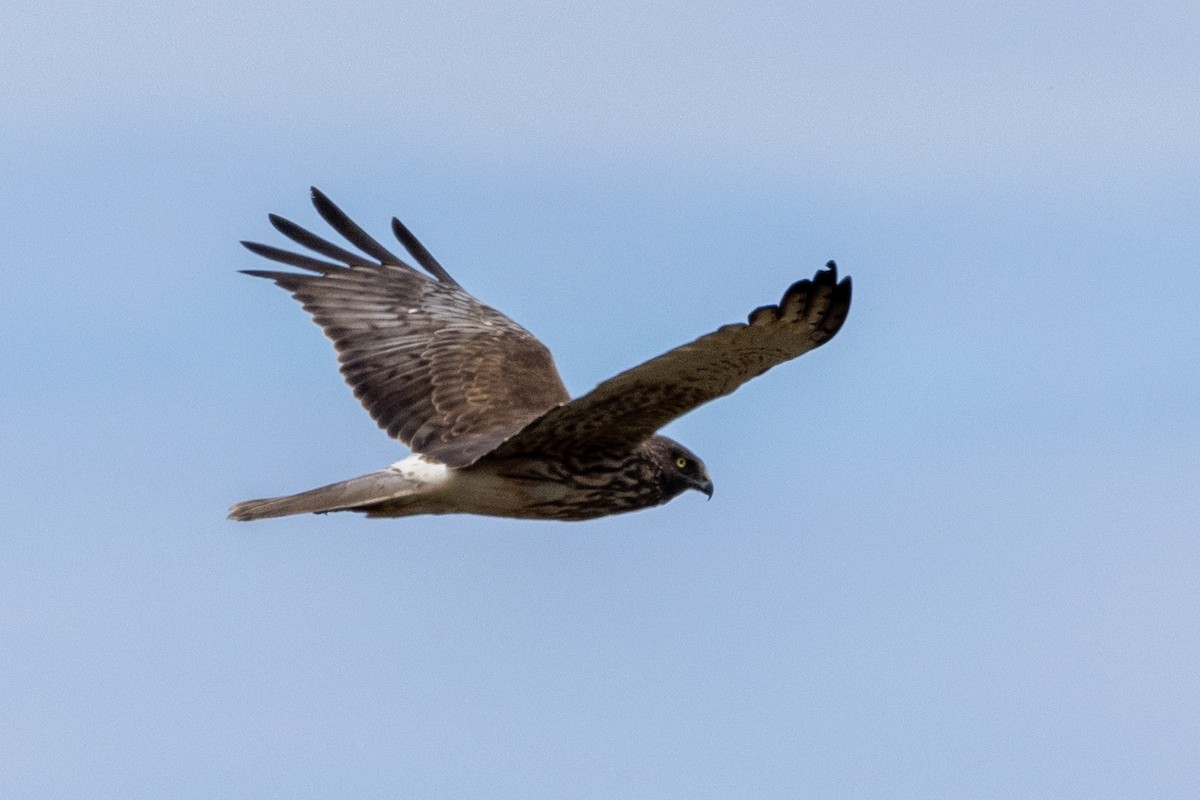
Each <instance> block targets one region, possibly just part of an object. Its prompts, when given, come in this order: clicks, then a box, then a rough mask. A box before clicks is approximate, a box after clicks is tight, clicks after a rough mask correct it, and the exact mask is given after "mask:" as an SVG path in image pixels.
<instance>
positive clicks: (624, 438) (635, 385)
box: [496, 261, 850, 456]
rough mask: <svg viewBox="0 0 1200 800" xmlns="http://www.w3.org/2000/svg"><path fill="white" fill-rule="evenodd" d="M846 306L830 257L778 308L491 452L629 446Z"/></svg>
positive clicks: (748, 374) (810, 338) (579, 402)
mask: <svg viewBox="0 0 1200 800" xmlns="http://www.w3.org/2000/svg"><path fill="white" fill-rule="evenodd" d="M849 310H850V279H849V278H845V279H844V280H842V281H841V282H840V283H839V282H838V279H837V266H836V265H835V264H834V263H833V262H832V261H830V262H829V263H828V264H826V266H825V269H823V270H821V271H819V272H818V273H817V274H816V276H815V277H814V278H813V279H812V280H803V281H799V282H797V283H794V284H792V286H791V287H790V288H789V289H788V290H787V292H785V293H784V295H783V299H782V300H780V302H779V305H777V306H763V307H761V308H758V309H755V311H754V312H753V313H752V314H750V318H749V321H748V322H745V323H737V324H734V325H726V326H724V327H722V328H720V329H719V330H717V331H714V332H713V333H710V334H708V335H707V336H702V337H700V338H699V339H697V340H696V341H694V342H692V343H690V344H685V345H683V346H682V347H677V348H675V349H674V350H670V351H668V352H666V353H663V354H662V355H660V356H658V357H657V358H653V359H651V360H649V361H647V362H645V363H644V364H641V365H639V366H636V367H634V368H633V369H630V370H626V371H625V372H622V373H621V374H619V375H617V376H616V377H614V378H610V379H609V380H607V381H605V382H604V383H601V384H600V385H599V386H597V387H596V388H595V389H593V390H592V391H591V392H589V393H587V394H585V395H583V396H582V397H579V398H577V399H575V400H573V401H571V402H570V403H567V404H566V405H562V406H559V407H557V408H554V409H551V410H549V411H547V412H546V413H545V414H544V415H542V416H541V417H540V418H538V419H537V420H535V421H534V422H533V423H531V424H530V425H529V427H527V428H526V429H525V430H523V431H521V432H520V433H518V434H517V435H515V436H514V437H512V438H511V439H509V440H508V441H506V442H505V443H504V444H503V445H501V447H500V448H499V449H498V450H497V451H496V455H497V456H506V455H517V454H520V453H530V452H569V451H571V450H573V449H576V448H580V447H589V446H615V447H630V446H633V445H636V444H637V443H639V442H641V441H642V440H644V439H646V438H647V437H649V436H651V435H653V434H654V432H655V431H657V430H658V429H659V428H661V427H662V426H663V425H666V424H667V423H668V422H670V421H671V420H673V419H676V418H677V417H681V416H683V415H684V414H686V413H687V412H689V411H691V410H692V409H693V408H696V407H697V406H699V405H702V404H704V403H707V402H708V401H710V400H714V399H716V398H718V397H721V396H723V395H727V394H730V393H731V392H733V391H734V390H735V389H737V388H738V387H739V386H741V385H742V384H743V383H745V382H746V381H748V380H750V379H751V378H755V377H757V376H759V375H761V374H763V373H764V372H766V371H767V370H769V369H770V368H771V367H773V366H775V365H777V364H782V363H783V362H785V361H789V360H791V359H793V358H796V357H797V356H800V355H803V354H804V353H807V352H808V351H809V350H812V349H814V348H817V347H820V346H821V345H822V344H824V343H825V342H827V341H829V340H830V339H831V338H833V335H834V334H835V333H837V332H838V329H839V328H841V327H842V323H843V322H845V320H846V314H847V313H848V312H849Z"/></svg>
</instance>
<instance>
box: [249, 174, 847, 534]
mask: <svg viewBox="0 0 1200 800" xmlns="http://www.w3.org/2000/svg"><path fill="white" fill-rule="evenodd" d="M312 194H313V204H314V205H315V206H316V209H317V211H318V213H319V214H320V215H321V217H322V218H323V219H325V221H326V222H328V223H329V224H330V226H331V227H333V228H334V230H336V231H337V232H338V233H340V234H341V235H342V236H343V237H345V239H346V240H347V241H348V242H349V243H350V244H352V245H354V246H355V247H356V248H358V249H359V250H360V251H361V252H362V253H364V254H366V255H367V256H369V258H368V257H364V256H363V255H359V254H358V253H354V252H352V251H349V250H346V249H344V248H342V247H340V246H338V245H336V244H333V243H332V242H329V241H327V240H325V239H323V238H321V237H320V236H317V235H316V234H314V233H312V232H310V231H308V230H306V229H304V228H302V227H300V226H299V225H296V224H295V223H293V222H290V221H288V220H286V219H283V218H281V217H277V216H274V215H271V216H270V220H271V223H272V224H273V225H274V226H275V228H276V229H277V230H278V231H279V232H280V233H282V234H283V235H284V236H286V237H288V238H289V239H291V240H292V241H294V242H296V243H297V244H299V245H301V246H303V247H306V248H308V249H309V250H311V251H313V252H314V253H316V254H318V255H320V256H323V257H324V259H331V260H324V259H321V258H314V257H313V256H308V255H301V254H298V253H292V252H289V251H286V250H281V249H279V248H275V247H271V246H269V245H263V244H257V243H254V242H243V244H245V246H246V247H247V248H249V249H250V250H252V251H253V252H255V253H257V254H259V255H261V256H264V257H265V258H268V259H271V260H273V261H277V262H279V263H282V264H287V265H289V266H293V267H298V268H300V269H303V270H306V271H307V272H308V273H311V274H304V273H296V272H283V271H268V270H247V273H248V274H250V275H256V276H259V277H264V278H269V279H271V280H273V281H274V282H275V283H276V284H278V285H279V286H282V287H283V288H285V289H287V290H288V291H290V292H291V293H292V295H293V296H294V297H296V299H298V300H299V301H300V302H301V303H302V304H303V305H304V308H305V309H306V310H308V312H309V313H310V314H312V316H313V319H314V320H316V322H317V323H318V324H319V325H320V326H321V327H322V328H323V329H324V331H325V333H326V335H327V336H328V337H329V338H330V339H332V340H333V343H334V347H335V348H336V350H337V353H338V360H339V361H340V362H341V369H342V374H343V375H344V376H345V378H346V380H347V382H348V383H349V384H350V386H351V387H353V389H354V393H355V396H357V397H358V398H359V400H360V401H361V402H362V404H363V406H364V407H365V408H366V409H367V411H368V412H369V413H370V414H371V416H372V417H373V418H374V419H375V421H376V422H378V423H379V425H380V427H382V428H384V429H385V430H387V432H388V435H390V436H392V437H394V438H396V439H399V440H400V441H401V442H403V443H404V444H406V445H408V446H409V447H410V448H411V449H412V451H413V455H412V456H410V457H409V458H406V459H404V460H403V461H400V462H397V463H396V464H393V465H392V466H391V467H388V468H387V469H384V470H380V471H379V472H374V473H370V474H369V475H364V476H362V477H360V478H353V479H351V480H348V481H342V482H340V483H336V484H332V485H330V486H325V487H321V488H319V489H313V490H310V491H308V492H302V493H301V494H298V495H290V496H287V497H279V498H272V499H268V500H251V501H247V502H245V503H238V504H237V505H235V506H234V507H233V508H232V509H231V512H230V517H231V518H233V519H241V520H250V519H259V518H263V517H274V516H284V515H287V514H298V513H306V512H317V513H321V512H326V511H341V510H353V511H361V512H365V513H366V514H367V515H368V516H377V517H378V516H409V515H413V514H445V513H473V514H486V515H493V516H507V517H518V518H525V519H566V520H578V519H590V518H593V517H599V516H605V515H607V514H615V513H620V512H623V511H632V510H636V509H639V508H646V507H649V506H654V505H659V504H661V503H665V502H667V501H668V500H670V499H672V498H673V497H676V496H678V495H679V494H680V493H681V492H683V491H685V490H687V489H697V490H698V491H702V492H704V493H706V494H708V495H710V496H711V494H712V482H711V480H710V479H709V477H708V473H707V470H706V469H705V467H704V464H703V462H701V461H700V459H699V458H697V457H696V455H695V454H694V453H692V452H691V451H689V450H687V449H686V448H685V447H683V446H682V445H680V444H679V443H678V442H675V441H673V440H671V439H668V438H666V437H664V436H658V435H656V431H657V430H658V429H659V428H661V427H662V426H663V425H665V424H667V423H668V422H670V421H671V420H673V419H675V418H677V417H679V416H682V415H683V414H685V413H687V412H688V411H690V410H692V409H693V408H696V407H697V406H699V405H701V404H703V403H706V402H708V401H709V400H713V399H715V398H717V397H720V396H722V395H726V394H729V393H730V392H732V391H734V390H735V389H736V388H737V387H738V386H740V385H741V384H743V383H745V382H746V381H748V380H750V379H751V378H754V377H755V376H757V375H761V374H762V373H763V372H765V371H767V370H768V369H770V368H771V367H773V366H775V365H776V364H780V363H782V362H784V361H787V360H790V359H792V358H795V357H797V356H799V355H801V354H803V353H806V352H808V351H809V350H812V349H814V348H816V347H819V346H820V345H822V344H824V343H825V342H826V341H828V340H829V339H830V338H832V337H833V335H834V334H836V333H837V331H838V329H839V328H840V327H841V325H842V323H843V322H844V321H845V319H846V314H847V312H848V311H849V308H850V294H851V288H850V279H849V278H846V279H844V280H842V281H841V282H838V280H837V269H836V266H835V265H834V263H833V262H832V261H831V262H829V264H827V265H826V268H825V269H824V270H821V271H820V272H818V273H817V274H816V276H815V277H814V278H813V279H812V280H803V281H799V282H797V283H795V284H793V285H792V286H791V287H790V288H789V289H788V290H787V291H786V292H785V293H784V295H783V298H782V300H781V301H780V302H779V304H778V305H774V306H763V307H761V308H758V309H756V310H755V311H754V312H753V313H751V315H750V317H749V319H748V321H747V322H745V323H737V324H734V325H726V326H724V327H722V328H720V329H719V330H717V331H715V332H713V333H710V334H708V335H706V336H702V337H701V338H699V339H697V340H696V341H694V342H691V343H690V344H686V345H683V346H681V347H677V348H675V349H674V350H670V351H668V352H666V353H664V354H662V355H660V356H658V357H656V358H653V359H651V360H650V361H647V362H645V363H644V364H641V365H640V366H637V367H634V368H633V369H630V370H627V371H625V372H623V373H621V374H619V375H617V376H615V377H613V378H610V379H609V380H607V381H604V382H603V383H601V384H600V385H599V386H597V387H596V388H595V389H593V390H592V391H591V392H589V393H587V394H585V395H583V396H582V397H580V398H578V399H576V400H571V399H570V396H569V395H568V394H567V391H566V389H565V387H564V386H563V383H562V380H561V379H560V378H559V376H558V372H557V370H556V369H555V366H554V361H553V359H552V358H551V356H550V352H549V350H547V349H546V347H545V345H543V344H542V343H541V342H539V341H538V340H537V339H536V338H534V336H533V335H532V334H530V333H529V332H528V331H526V330H525V329H524V328H522V327H521V326H519V325H517V324H516V323H515V322H513V321H512V320H510V319H509V318H508V317H506V316H505V315H503V314H501V313H500V312H498V311H496V310H495V309H492V308H490V307H488V306H486V305H484V304H482V303H480V302H479V301H478V300H476V299H475V298H474V297H472V296H471V295H470V294H468V293H467V292H466V291H465V290H464V289H463V288H462V287H461V286H460V285H459V284H458V282H457V281H455V280H454V279H453V278H452V277H451V276H450V274H449V273H448V272H446V270H445V269H444V268H443V267H442V266H441V264H439V263H438V262H437V260H436V259H434V258H433V256H432V255H430V253H429V251H428V250H426V249H425V248H424V247H423V246H422V245H421V243H420V242H419V241H417V239H416V237H414V236H413V235H412V233H411V232H410V231H409V230H408V229H407V228H405V227H404V226H403V225H402V224H401V223H400V221H399V220H396V219H393V220H392V230H393V232H394V233H395V234H396V237H397V239H398V240H399V241H400V242H401V244H402V245H404V247H405V249H406V250H407V251H408V253H409V254H410V255H411V256H412V258H413V260H414V261H416V262H417V264H418V265H420V267H422V268H423V269H424V270H425V272H424V273H423V272H421V271H419V270H418V269H417V268H415V267H413V266H410V265H408V264H406V263H405V262H404V261H402V260H401V259H400V258H399V257H397V256H396V255H394V254H392V253H391V252H389V251H388V250H387V249H386V248H385V247H383V245H381V244H380V243H379V242H377V241H376V240H375V239H373V238H372V237H370V236H369V235H368V234H367V233H366V232H365V231H363V230H362V228H360V227H359V226H358V225H356V224H355V223H354V222H352V221H351V220H350V219H349V217H347V216H346V215H345V214H344V213H343V212H342V211H341V210H340V209H339V208H338V207H337V206H335V205H334V204H333V203H332V202H330V200H329V199H328V198H327V197H325V195H323V194H321V193H320V192H319V191H317V190H316V189H313V192H312ZM426 273H428V274H426Z"/></svg>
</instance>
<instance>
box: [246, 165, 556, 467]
mask: <svg viewBox="0 0 1200 800" xmlns="http://www.w3.org/2000/svg"><path fill="white" fill-rule="evenodd" d="M312 198H313V205H314V206H316V209H317V211H318V213H320V215H321V216H322V218H324V219H325V221H326V222H328V223H329V224H330V225H331V226H332V227H333V228H334V229H335V230H336V231H337V232H338V233H340V234H341V235H342V236H344V237H345V238H346V240H347V241H349V242H350V243H351V244H353V245H354V246H355V247H357V248H358V249H359V250H361V251H362V252H363V253H366V254H368V255H369V256H370V257H371V258H369V259H368V258H364V257H363V256H362V255H359V254H358V253H354V252H351V251H348V250H344V249H342V248H341V247H339V246H337V245H335V244H333V243H332V242H329V241H326V240H325V239H322V238H321V237H319V236H317V235H316V234H314V233H311V232H310V231H307V230H305V229H304V228H301V227H300V226H299V225H296V224H295V223H293V222H290V221H288V220H286V219H283V218H282V217H277V216H275V215H271V217H270V220H271V224H272V225H274V226H275V228H276V229H277V230H278V231H279V232H280V233H282V234H283V235H284V236H287V237H288V238H289V239H291V240H292V241H294V242H296V243H297V244H300V245H303V246H304V247H307V248H308V249H310V250H312V251H313V252H315V253H318V254H320V255H322V256H325V257H326V258H331V259H333V260H334V261H337V262H338V263H332V262H330V261H325V260H322V259H318V258H313V257H311V256H307V255H300V254H298V253H291V252H288V251H286V250H280V249H278V248H275V247H270V246H268V245H263V244H257V243H255V242H243V243H242V244H244V245H245V246H246V247H247V248H249V249H250V250H251V251H253V252H255V253H257V254H258V255H261V256H264V257H265V258H269V259H271V260H273V261H278V262H281V263H283V264H288V265H291V266H294V267H299V268H301V269H305V270H309V271H310V272H314V273H317V274H315V275H305V274H302V273H295V272H275V271H265V270H246V272H247V274H250V275H256V276H259V277H263V278H270V279H271V280H273V281H275V283H277V284H278V285H279V286H282V287H283V288H284V289H287V290H288V291H290V292H291V293H292V295H293V296H294V297H295V298H296V299H297V300H299V301H300V302H301V303H303V304H304V308H305V309H306V310H307V311H308V312H309V313H310V314H312V316H313V319H314V320H316V322H317V323H318V324H319V325H320V326H321V327H322V328H323V329H324V330H325V335H326V336H328V337H329V338H330V339H332V340H333V343H334V346H335V347H336V348H337V352H338V361H340V362H341V365H342V374H343V375H344V376H345V377H346V381H347V383H349V384H350V386H351V387H353V389H354V394H355V396H356V397H358V399H359V400H360V401H361V402H362V404H363V406H364V407H365V408H366V409H367V411H368V412H370V414H371V416H372V417H373V418H374V419H375V421H376V422H378V423H379V427H381V428H385V429H386V430H387V432H388V435H389V436H392V437H394V438H396V439H399V440H400V441H402V442H404V443H405V444H407V445H408V446H409V447H411V448H412V449H413V451H415V452H418V453H423V454H425V455H428V456H431V457H433V458H436V459H437V460H439V461H442V462H444V463H446V464H448V465H450V466H465V465H467V464H470V463H472V462H474V461H475V460H477V459H478V458H479V457H480V456H481V455H483V454H484V453H487V452H489V451H490V450H492V449H494V448H495V447H496V445H498V444H500V442H502V441H504V440H505V439H506V438H508V437H509V436H511V435H512V434H514V433H516V432H517V431H519V430H521V429H522V428H524V427H525V426H526V425H527V424H528V423H529V422H531V421H532V420H534V419H536V418H537V417H539V416H540V415H541V414H543V413H544V412H545V411H546V410H548V409H551V408H553V407H555V406H557V405H559V404H561V403H564V402H566V401H567V400H569V399H570V396H569V395H568V394H567V390H566V388H565V387H564V386H563V383H562V379H561V378H560V377H559V375H558V371H557V370H556V369H555V367H554V360H553V359H552V358H551V356H550V351H549V350H547V349H546V346H545V345H543V344H542V343H541V342H539V341H538V340H537V339H536V338H534V336H533V334H531V333H529V332H528V331H527V330H525V329H524V328H522V327H521V326H520V325H517V324H516V323H515V322H513V321H512V320H511V319H509V318H508V317H506V316H504V315H503V314H501V313H500V312H498V311H496V310H495V309H492V308H489V307H488V306H485V305H484V304H483V303H480V302H479V301H478V300H476V299H475V298H474V297H472V296H471V295H469V294H467V292H466V291H464V290H463V289H462V287H461V286H459V285H458V283H457V281H455V280H454V279H453V278H451V277H450V275H449V273H447V272H446V270H445V269H444V268H442V266H441V264H439V263H438V262H437V261H436V260H435V259H434V258H433V256H431V255H430V254H429V251H428V250H426V249H425V248H424V247H422V246H421V243H420V242H418V241H417V240H416V237H414V236H413V235H412V233H410V232H409V231H408V229H407V228H405V227H404V226H403V225H402V224H400V221H399V220H397V219H393V220H392V230H393V231H394V232H395V234H396V238H397V239H399V240H400V242H401V244H403V245H404V247H405V248H406V249H407V250H408V252H409V254H410V255H412V257H413V259H414V260H415V261H416V262H417V263H418V264H420V265H421V266H422V267H424V268H425V270H427V271H428V272H429V273H430V275H432V276H433V277H432V278H431V277H429V276H427V275H425V274H423V273H421V272H418V271H417V270H416V269H415V268H413V267H411V266H409V265H408V264H406V263H404V262H403V261H402V260H400V259H399V258H397V257H396V256H395V255H393V254H392V253H390V252H388V250H387V249H386V248H384V247H383V246H382V245H381V244H379V242H377V241H375V240H374V239H373V238H371V237H370V236H369V235H368V234H367V233H366V232H365V231H363V230H362V228H360V227H358V225H356V224H355V223H354V222H352V221H351V220H350V219H349V217H347V216H346V215H345V214H344V213H343V212H342V211H341V209H339V208H338V207H337V206H335V205H334V204H333V203H332V202H331V201H330V200H329V199H328V198H327V197H325V195H323V194H321V193H320V192H319V191H317V190H316V189H313V190H312ZM372 259H374V260H372Z"/></svg>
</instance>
